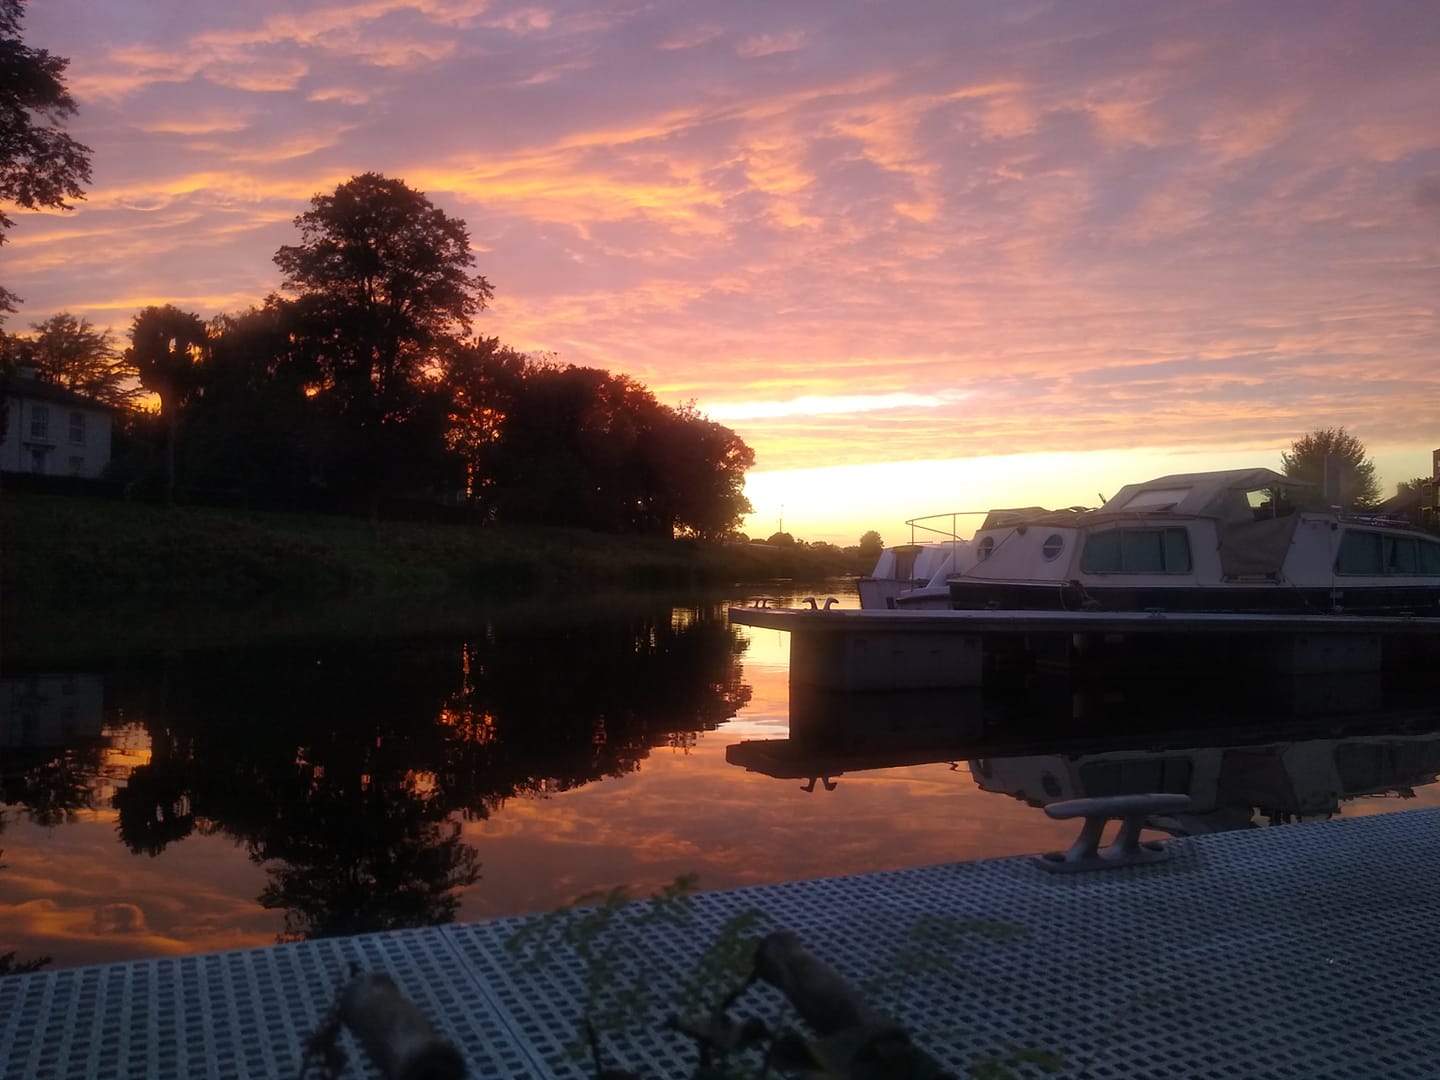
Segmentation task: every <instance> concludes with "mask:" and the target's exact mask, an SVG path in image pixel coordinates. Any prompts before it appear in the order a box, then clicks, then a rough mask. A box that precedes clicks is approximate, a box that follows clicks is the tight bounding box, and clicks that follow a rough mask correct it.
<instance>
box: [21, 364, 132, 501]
mask: <svg viewBox="0 0 1440 1080" xmlns="http://www.w3.org/2000/svg"><path fill="white" fill-rule="evenodd" d="M33 372H34V369H33V368H26V367H20V368H18V369H17V370H16V373H15V374H14V375H11V376H8V377H6V378H4V379H0V401H3V403H4V417H3V422H0V472H23V473H41V474H44V475H47V476H86V477H99V476H102V475H103V474H104V472H105V470H106V468H107V467H108V466H109V464H110V422H111V418H112V414H113V412H114V410H113V409H111V407H110V406H108V405H105V404H102V403H101V402H98V401H94V400H92V399H91V398H87V397H83V396H81V395H80V394H77V393H74V392H73V391H71V390H66V389H65V388H64V387H60V386H56V385H54V384H53V383H47V382H41V381H40V380H39V379H36V378H35V377H34V374H33Z"/></svg>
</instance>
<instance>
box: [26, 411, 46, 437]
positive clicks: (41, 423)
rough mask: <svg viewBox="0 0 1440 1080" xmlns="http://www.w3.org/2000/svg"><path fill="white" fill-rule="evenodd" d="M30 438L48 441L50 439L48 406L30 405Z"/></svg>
mask: <svg viewBox="0 0 1440 1080" xmlns="http://www.w3.org/2000/svg"><path fill="white" fill-rule="evenodd" d="M30 437H31V438H32V439H48V438H49V437H50V406H48V405H32V406H31V407H30Z"/></svg>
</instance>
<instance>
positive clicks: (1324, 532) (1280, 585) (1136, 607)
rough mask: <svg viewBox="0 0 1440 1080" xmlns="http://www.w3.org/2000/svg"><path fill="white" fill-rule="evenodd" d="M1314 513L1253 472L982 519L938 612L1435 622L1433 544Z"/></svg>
mask: <svg viewBox="0 0 1440 1080" xmlns="http://www.w3.org/2000/svg"><path fill="white" fill-rule="evenodd" d="M1318 501H1319V500H1318V495H1317V492H1316V489H1315V486H1314V485H1311V484H1307V483H1304V482H1302V481H1298V480H1294V479H1292V478H1290V477H1286V476H1282V475H1281V474H1279V473H1276V472H1273V471H1272V470H1270V469H1265V468H1255V469H1232V470H1226V471H1221V472H1206V473H1187V474H1180V475H1174V476H1162V477H1159V478H1157V479H1154V480H1148V481H1145V482H1143V483H1138V484H1129V485H1126V486H1125V487H1123V488H1121V489H1120V490H1119V491H1118V492H1117V493H1116V494H1115V496H1114V497H1113V498H1111V499H1109V500H1107V501H1106V502H1105V503H1104V505H1102V506H1100V507H1099V508H1098V509H1095V510H1088V511H1079V510H1073V509H1072V510H1066V511H1060V512H1058V513H1051V512H1022V513H1017V512H1015V511H992V512H991V513H990V515H988V516H987V518H986V519H985V521H984V523H983V524H982V525H981V527H980V528H979V529H977V530H976V532H975V535H974V537H973V538H972V539H971V541H970V548H969V553H970V555H971V560H970V562H969V565H968V566H966V567H965V568H963V569H961V570H959V571H958V572H952V573H951V574H950V575H949V576H948V577H947V578H946V584H947V585H948V587H949V593H950V607H952V608H955V609H960V610H985V609H992V610H1006V611H1011V610H1020V611H1031V610H1041V611H1044V610H1051V611H1097V612H1101V611H1110V612H1135V611H1163V612H1244V613H1268V614H1290V615H1295V614H1322V613H1323V614H1332V613H1348V614H1363V615H1413V616H1430V617H1436V618H1440V537H1437V536H1433V535H1431V534H1429V533H1426V532H1423V531H1421V530H1420V529H1417V528H1415V527H1413V526H1411V525H1409V524H1408V523H1406V522H1403V521H1399V520H1392V519H1387V518H1382V517H1376V516H1365V515H1358V514H1347V513H1341V512H1340V511H1338V510H1335V509H1330V510H1323V511H1316V510H1310V509H1305V508H1306V507H1309V506H1313V505H1315V504H1316V503H1317V502H1318ZM902 602H903V597H897V599H896V605H897V606H899V605H900V604H901V603H902Z"/></svg>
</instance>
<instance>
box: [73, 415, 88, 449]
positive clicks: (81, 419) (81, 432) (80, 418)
mask: <svg viewBox="0 0 1440 1080" xmlns="http://www.w3.org/2000/svg"><path fill="white" fill-rule="evenodd" d="M70 441H71V442H72V443H81V444H83V443H84V442H85V414H84V413H83V412H72V413H71V414H70Z"/></svg>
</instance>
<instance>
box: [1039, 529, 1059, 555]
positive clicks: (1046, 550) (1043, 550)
mask: <svg viewBox="0 0 1440 1080" xmlns="http://www.w3.org/2000/svg"><path fill="white" fill-rule="evenodd" d="M1064 550H1065V538H1064V537H1063V536H1061V535H1060V534H1059V533H1051V534H1050V535H1049V536H1047V537H1045V543H1043V544H1042V545H1040V554H1041V555H1043V556H1045V561H1046V562H1054V561H1055V560H1056V559H1058V558H1059V557H1060V552H1062V551H1064Z"/></svg>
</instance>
